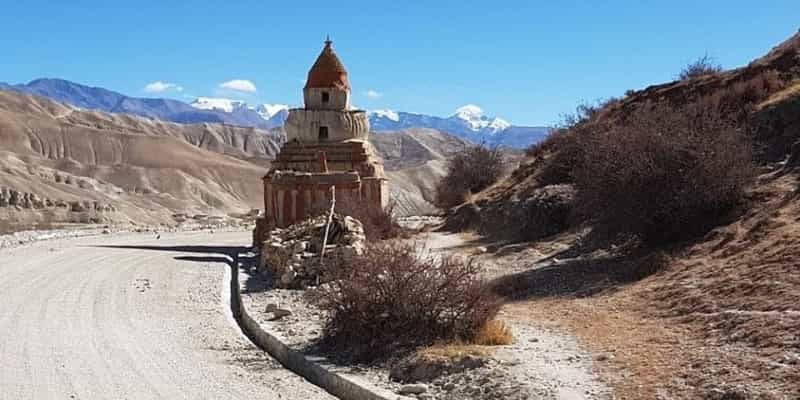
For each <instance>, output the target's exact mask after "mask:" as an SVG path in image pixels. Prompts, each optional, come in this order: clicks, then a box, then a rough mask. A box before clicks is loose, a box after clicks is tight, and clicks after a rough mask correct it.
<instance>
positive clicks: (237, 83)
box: [219, 79, 256, 93]
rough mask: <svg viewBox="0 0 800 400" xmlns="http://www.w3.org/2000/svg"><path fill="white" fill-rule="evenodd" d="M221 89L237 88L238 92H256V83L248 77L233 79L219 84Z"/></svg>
mask: <svg viewBox="0 0 800 400" xmlns="http://www.w3.org/2000/svg"><path fill="white" fill-rule="evenodd" d="M219 87H220V88H221V89H228V90H235V91H237V92H245V93H255V92H256V85H255V84H254V83H253V82H251V81H248V80H247V79H233V80H230V81H227V82H222V83H220V84H219Z"/></svg>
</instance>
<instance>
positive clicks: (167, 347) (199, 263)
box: [0, 232, 330, 399]
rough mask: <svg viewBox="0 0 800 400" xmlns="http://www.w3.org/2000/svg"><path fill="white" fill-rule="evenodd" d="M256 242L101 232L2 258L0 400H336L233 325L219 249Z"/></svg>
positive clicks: (244, 236)
mask: <svg viewBox="0 0 800 400" xmlns="http://www.w3.org/2000/svg"><path fill="white" fill-rule="evenodd" d="M249 235H250V234H249V232H238V233H216V234H210V233H202V232H201V233H180V234H179V233H174V234H173V233H165V234H162V236H161V239H160V240H156V239H155V237H154V235H149V234H131V235H119V236H116V235H114V236H108V235H104V236H93V237H88V238H78V239H68V240H48V241H43V242H37V243H33V244H30V245H26V246H21V247H17V248H12V249H4V250H0V294H2V301H1V302H0V360H2V361H0V399H123V398H124V399H239V398H264V399H324V398H330V396H329V395H327V394H326V393H324V392H322V391H321V390H320V389H318V388H317V387H315V386H313V385H311V384H310V383H308V382H306V381H304V380H302V379H301V378H300V377H298V376H296V375H294V374H292V373H291V372H289V371H287V370H285V369H283V368H281V366H280V365H279V364H277V362H276V361H274V360H273V359H271V358H270V357H269V356H268V355H266V354H265V353H264V352H262V351H260V350H258V349H257V348H255V347H254V346H253V345H252V344H251V343H250V342H249V341H247V340H246V339H245V338H244V337H243V336H242V335H241V333H240V332H239V330H238V328H237V327H236V325H235V323H234V322H233V321H232V318H231V317H230V314H229V309H228V308H227V307H228V304H227V303H226V301H227V298H226V297H227V295H226V293H225V288H226V287H228V286H227V284H226V283H227V282H226V277H228V276H229V275H228V274H229V270H228V268H229V266H228V264H226V261H227V258H226V257H225V256H224V255H223V254H222V253H224V252H227V251H229V250H231V249H232V248H235V247H236V246H240V245H242V244H246V243H247V242H248V238H249ZM102 246H120V247H102Z"/></svg>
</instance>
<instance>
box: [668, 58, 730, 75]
mask: <svg viewBox="0 0 800 400" xmlns="http://www.w3.org/2000/svg"><path fill="white" fill-rule="evenodd" d="M719 72H722V66H721V65H719V64H717V62H716V61H714V57H711V56H709V55H708V54H705V55H703V56H702V57H700V58H698V59H697V60H695V61H693V62H691V63H689V65H687V66H685V67H683V69H682V70H681V72H680V73H678V79H680V80H685V79H692V78H698V77H701V76H706V75H713V74H716V73H719Z"/></svg>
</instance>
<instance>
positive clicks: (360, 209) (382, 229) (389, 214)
mask: <svg viewBox="0 0 800 400" xmlns="http://www.w3.org/2000/svg"><path fill="white" fill-rule="evenodd" d="M394 208H395V203H392V202H390V203H389V205H388V206H387V207H386V208H379V207H370V206H368V205H367V204H364V203H363V202H359V201H357V200H353V199H352V198H350V197H343V198H342V199H337V201H336V212H338V213H340V214H343V215H349V216H351V217H353V218H355V219H357V220H359V221H360V222H361V224H362V225H363V227H364V236H366V238H367V241H370V242H375V241H379V240H386V239H394V238H397V237H399V236H402V235H403V233H404V229H403V228H402V227H401V226H400V224H398V223H397V219H396V218H395V213H394Z"/></svg>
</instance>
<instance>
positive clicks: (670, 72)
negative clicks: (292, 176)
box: [0, 0, 800, 125]
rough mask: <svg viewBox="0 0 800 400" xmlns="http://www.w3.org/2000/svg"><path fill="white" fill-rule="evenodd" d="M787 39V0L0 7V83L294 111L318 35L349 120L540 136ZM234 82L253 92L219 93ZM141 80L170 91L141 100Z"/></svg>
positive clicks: (799, 16)
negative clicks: (346, 76)
mask: <svg viewBox="0 0 800 400" xmlns="http://www.w3.org/2000/svg"><path fill="white" fill-rule="evenodd" d="M798 28H800V6H798V4H797V0H793V1H779V0H774V1H770V0H765V1H761V2H754V1H752V0H750V1H735V0H733V1H732V0H727V1H716V0H714V1H712V0H708V1H696V0H695V1H685V2H684V1H660V2H656V1H603V2H600V1H573V2H567V1H564V2H554V1H543V2H538V1H502V0H495V1H491V2H490V1H469V0H461V1H414V0H406V1H396V0H395V1H385V2H384V1H378V0H370V1H324V2H317V1H280V2H273V1H265V0H261V1H236V0H231V1H225V2H223V1H199V0H196V1H163V0H162V1H155V0H153V1H150V0H148V1H142V0H140V1H129V2H120V1H81V0H74V1H37V0H28V1H9V0H0V50H2V54H3V56H2V59H1V62H0V81H5V82H10V83H20V82H27V81H29V80H31V79H34V78H39V77H57V78H64V79H69V80H74V81H77V82H80V83H85V84H89V85H93V86H101V87H105V88H109V89H112V90H116V91H120V92H122V93H125V94H128V95H133V96H143V97H173V98H179V99H184V100H187V101H190V100H191V98H192V97H194V96H224V97H232V98H238V99H243V100H247V101H248V102H250V103H261V102H268V103H288V104H298V103H299V102H300V91H301V88H302V82H303V80H304V79H305V76H306V73H307V71H308V68H309V67H310V66H311V64H312V63H313V61H314V59H315V58H316V56H317V54H318V53H319V51H320V49H321V47H322V42H323V40H324V38H325V35H326V34H328V33H329V34H330V35H331V37H332V39H333V41H334V48H335V50H336V52H337V53H338V54H339V56H340V58H341V59H342V61H343V62H344V64H345V66H346V67H347V68H348V72H349V73H350V81H351V84H352V86H353V91H354V102H355V104H356V105H358V106H360V107H362V108H368V109H376V108H391V109H394V110H399V111H413V112H424V113H430V114H435V115H449V114H451V113H452V112H453V111H454V110H455V109H456V108H457V107H459V106H461V105H464V104H467V103H474V104H477V105H479V106H481V107H482V108H483V109H484V110H485V111H486V112H487V113H488V114H492V115H497V116H499V117H502V118H505V119H507V120H509V121H511V122H513V123H515V124H527V125H546V124H551V123H554V122H557V121H558V120H559V116H560V115H561V114H563V113H565V112H569V111H571V110H573V109H574V107H575V106H576V105H577V104H578V103H580V102H582V101H594V100H598V99H602V98H607V97H610V96H618V95H622V94H623V93H624V92H625V90H626V89H629V88H642V87H644V86H647V85H650V84H655V83H659V82H664V81H669V80H671V79H673V78H674V76H675V75H676V73H677V72H678V71H679V70H680V68H681V67H682V66H683V65H685V64H686V63H688V62H689V61H692V60H693V59H695V58H697V57H699V56H702V55H703V54H704V53H706V52H707V53H708V54H710V55H712V56H713V57H714V58H715V59H716V60H717V61H718V62H719V63H721V64H722V65H723V66H724V67H726V68H730V67H736V66H741V65H744V64H746V63H747V62H748V61H749V60H751V59H753V58H755V57H758V56H760V55H762V54H764V53H766V52H767V51H768V50H769V49H770V48H771V47H772V46H774V45H776V44H777V43H779V42H780V41H782V40H783V39H785V38H787V37H789V36H790V35H792V34H793V33H795V32H797V30H798ZM235 79H238V80H247V81H250V82H252V83H253V84H254V85H255V88H256V91H255V92H247V91H237V90H230V89H223V88H222V87H220V85H221V84H222V83H224V82H228V81H230V80H235ZM152 82H162V83H166V84H174V85H177V86H180V88H181V89H182V90H181V91H178V90H177V89H178V88H176V87H170V86H169V85H162V87H158V85H155V86H151V89H164V91H162V92H158V93H153V92H150V93H148V92H146V91H145V90H144V88H145V86H146V85H148V84H149V83H152ZM164 86H166V87H164ZM228 86H232V87H235V88H239V89H252V88H248V87H247V85H244V86H243V85H242V82H239V85H236V84H233V85H228ZM370 91H371V92H370Z"/></svg>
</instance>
